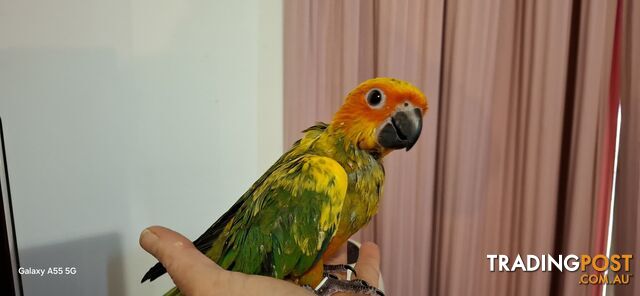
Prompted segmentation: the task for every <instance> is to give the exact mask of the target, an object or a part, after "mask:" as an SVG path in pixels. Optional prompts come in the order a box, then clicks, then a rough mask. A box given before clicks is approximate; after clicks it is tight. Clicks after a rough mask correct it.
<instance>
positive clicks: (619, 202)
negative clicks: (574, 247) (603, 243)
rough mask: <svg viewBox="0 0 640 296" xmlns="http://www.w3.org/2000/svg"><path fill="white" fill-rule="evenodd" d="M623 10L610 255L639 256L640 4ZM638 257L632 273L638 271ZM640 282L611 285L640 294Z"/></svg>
mask: <svg viewBox="0 0 640 296" xmlns="http://www.w3.org/2000/svg"><path fill="white" fill-rule="evenodd" d="M623 2H624V3H625V4H624V6H623V9H622V14H623V15H624V17H623V25H622V30H623V31H622V36H623V37H622V49H621V56H622V61H621V71H620V76H621V92H620V99H621V112H622V126H621V129H620V150H619V158H618V171H617V180H616V181H617V182H616V184H615V186H616V200H615V206H614V209H615V213H614V223H613V228H614V229H613V243H612V249H611V253H622V254H633V255H634V256H637V255H638V254H640V219H638V212H640V202H639V201H640V84H638V81H640V5H639V3H637V1H633V0H626V1H623ZM637 260H638V258H637V257H636V258H634V261H635V263H634V264H633V266H632V267H631V268H632V271H634V273H637V272H638V263H637V262H638V261H637ZM637 281H638V279H632V283H631V284H630V285H625V286H610V287H608V289H610V290H612V291H613V294H614V295H616V296H631V295H639V294H640V286H638V282H637Z"/></svg>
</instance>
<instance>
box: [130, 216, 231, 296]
mask: <svg viewBox="0 0 640 296" xmlns="http://www.w3.org/2000/svg"><path fill="white" fill-rule="evenodd" d="M140 246H142V248H143V249H145V250H146V251H147V252H149V253H150V254H151V255H153V256H154V257H156V259H158V261H160V262H161V263H162V265H163V266H164V267H165V268H166V269H167V272H168V273H169V275H170V276H171V278H172V279H173V282H174V283H175V284H176V286H178V288H179V289H180V291H182V292H183V294H187V295H209V294H208V293H203V292H204V291H212V290H211V288H212V287H213V286H215V285H216V282H217V281H219V280H220V277H221V276H222V275H223V274H224V273H223V272H221V271H222V269H221V268H220V267H219V266H218V265H216V264H215V263H213V261H211V260H210V259H209V258H207V257H206V256H205V255H203V254H202V253H200V251H198V250H197V249H196V248H195V247H194V246H193V244H192V243H191V242H190V241H189V240H188V239H187V238H185V237H184V236H182V235H181V234H179V233H177V232H174V231H172V230H170V229H167V228H164V227H160V226H152V227H149V228H147V229H145V230H143V231H142V233H141V234H140ZM218 292H219V290H218Z"/></svg>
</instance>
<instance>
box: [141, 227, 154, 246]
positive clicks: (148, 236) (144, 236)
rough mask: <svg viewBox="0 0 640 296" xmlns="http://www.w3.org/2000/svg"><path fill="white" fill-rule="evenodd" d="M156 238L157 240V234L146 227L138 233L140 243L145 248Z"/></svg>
mask: <svg viewBox="0 0 640 296" xmlns="http://www.w3.org/2000/svg"><path fill="white" fill-rule="evenodd" d="M156 240H158V236H157V235H156V234H155V233H153V231H151V230H149V228H146V229H145V230H143V231H142V233H141V234H140V245H141V246H142V247H143V248H145V249H146V248H147V247H148V246H150V245H151V244H152V243H153V242H155V241H156Z"/></svg>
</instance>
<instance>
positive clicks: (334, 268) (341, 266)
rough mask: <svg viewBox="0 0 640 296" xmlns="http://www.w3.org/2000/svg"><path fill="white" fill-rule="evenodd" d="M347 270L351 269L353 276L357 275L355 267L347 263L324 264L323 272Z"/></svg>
mask: <svg viewBox="0 0 640 296" xmlns="http://www.w3.org/2000/svg"><path fill="white" fill-rule="evenodd" d="M347 271H351V273H352V274H353V276H358V274H357V273H356V269H355V268H353V267H352V266H351V265H349V264H336V265H326V264H325V265H324V272H325V273H338V272H345V273H346V272H347Z"/></svg>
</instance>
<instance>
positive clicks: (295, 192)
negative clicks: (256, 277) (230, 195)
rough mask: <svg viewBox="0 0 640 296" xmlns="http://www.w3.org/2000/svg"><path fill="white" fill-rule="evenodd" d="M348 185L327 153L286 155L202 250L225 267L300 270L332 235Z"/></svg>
mask: <svg viewBox="0 0 640 296" xmlns="http://www.w3.org/2000/svg"><path fill="white" fill-rule="evenodd" d="M346 190H347V174H346V172H345V171H344V169H343V168H342V167H341V166H340V165H339V164H338V163H337V162H336V161H334V160H332V159H330V158H327V157H322V156H314V155H306V156H300V157H298V158H295V159H291V160H288V161H285V162H283V163H281V164H280V165H278V166H277V167H276V168H274V170H273V171H272V172H271V174H269V175H268V176H267V177H266V178H265V179H264V180H263V182H262V183H261V184H259V185H258V186H256V187H255V189H254V190H253V194H251V196H248V197H247V198H246V200H245V201H244V202H243V203H242V205H241V206H240V207H239V209H238V211H237V212H236V213H235V215H234V216H233V218H231V219H230V221H229V223H227V225H226V227H225V229H224V231H223V233H221V235H220V236H219V238H218V239H217V240H216V242H214V243H213V245H212V248H211V249H210V250H209V251H208V252H207V253H206V254H207V256H209V257H210V258H212V259H213V260H214V261H216V262H217V263H218V264H220V266H222V267H223V268H225V269H229V270H234V271H240V272H244V273H249V274H261V275H268V276H272V277H275V278H285V277H287V276H299V275H301V274H303V273H304V272H306V271H307V270H308V269H309V268H311V266H312V265H313V264H314V263H315V262H316V261H317V260H318V258H319V257H320V255H321V254H322V252H323V251H324V249H325V248H326V246H327V244H328V243H329V241H330V239H331V237H332V236H333V234H334V232H335V229H336V227H337V223H338V221H339V220H338V219H339V215H340V210H341V209H342V203H343V201H344V197H345V194H346Z"/></svg>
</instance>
